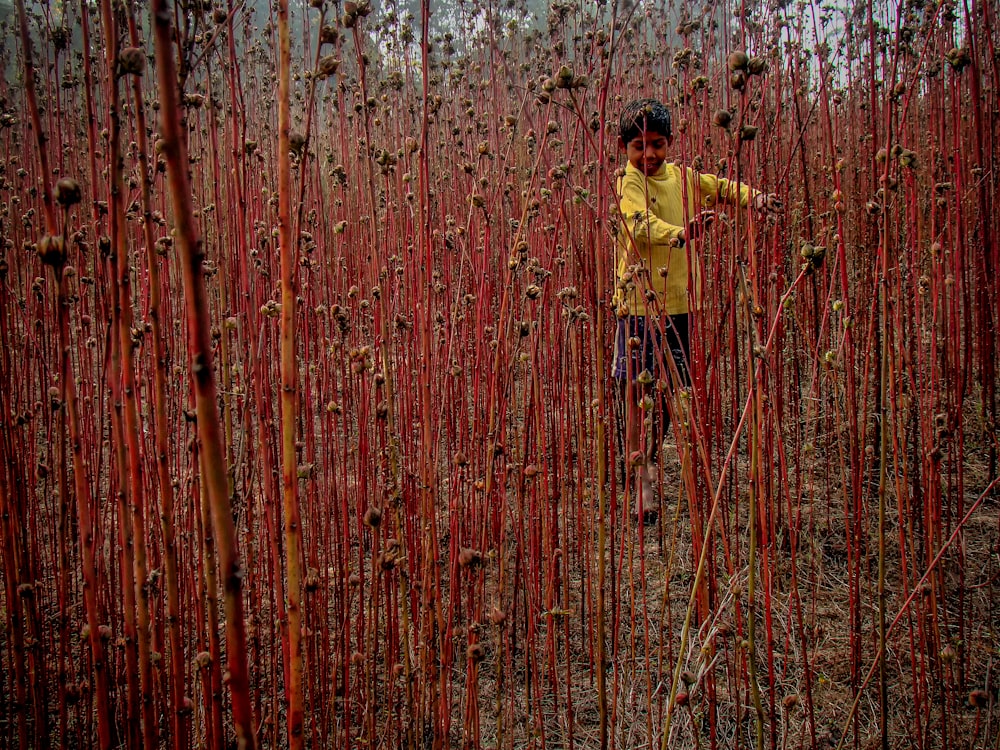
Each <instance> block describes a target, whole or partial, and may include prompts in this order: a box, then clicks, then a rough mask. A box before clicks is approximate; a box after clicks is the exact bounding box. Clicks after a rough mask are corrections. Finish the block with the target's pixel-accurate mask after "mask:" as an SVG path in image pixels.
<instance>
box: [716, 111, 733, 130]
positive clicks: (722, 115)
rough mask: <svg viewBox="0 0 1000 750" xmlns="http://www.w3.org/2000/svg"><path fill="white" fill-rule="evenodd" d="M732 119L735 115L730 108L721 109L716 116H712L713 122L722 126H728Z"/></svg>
mask: <svg viewBox="0 0 1000 750" xmlns="http://www.w3.org/2000/svg"><path fill="white" fill-rule="evenodd" d="M732 121H733V115H732V113H731V112H730V111H729V110H728V109H720V110H719V111H718V112H716V113H715V117H713V118H712V122H714V123H715V124H716V125H718V126H719V127H720V128H728V127H729V124H730V123H731V122H732Z"/></svg>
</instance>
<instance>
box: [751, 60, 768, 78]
mask: <svg viewBox="0 0 1000 750" xmlns="http://www.w3.org/2000/svg"><path fill="white" fill-rule="evenodd" d="M765 72H767V60H765V59H764V58H763V57H759V56H758V57H751V58H750V62H748V63H747V73H749V74H750V75H752V76H759V75H762V74H763V73H765Z"/></svg>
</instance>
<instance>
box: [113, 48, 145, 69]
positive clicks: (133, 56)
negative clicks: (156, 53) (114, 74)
mask: <svg viewBox="0 0 1000 750" xmlns="http://www.w3.org/2000/svg"><path fill="white" fill-rule="evenodd" d="M144 70H146V53H145V52H143V51H142V50H141V49H140V48H139V47H124V48H123V49H122V51H121V52H119V53H118V72H119V74H120V75H123V76H129V75H132V76H141V75H142V73H143V71H144Z"/></svg>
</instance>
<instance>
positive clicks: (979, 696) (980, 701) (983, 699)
mask: <svg viewBox="0 0 1000 750" xmlns="http://www.w3.org/2000/svg"><path fill="white" fill-rule="evenodd" d="M969 705H970V706H972V707H973V708H986V707H987V706H989V705H990V694H989V693H987V692H986V691H985V690H983V689H982V688H977V689H975V690H973V691H972V692H971V693H969Z"/></svg>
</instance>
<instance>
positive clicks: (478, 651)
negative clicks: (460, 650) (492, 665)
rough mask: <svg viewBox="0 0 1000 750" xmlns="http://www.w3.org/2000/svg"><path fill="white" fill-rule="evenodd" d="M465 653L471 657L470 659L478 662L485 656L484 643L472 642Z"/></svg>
mask: <svg viewBox="0 0 1000 750" xmlns="http://www.w3.org/2000/svg"><path fill="white" fill-rule="evenodd" d="M465 655H466V656H467V657H468V658H469V661H472V662H476V663H478V662H481V661H482V660H483V659H484V658H485V656H486V651H485V650H484V649H483V647H482V644H479V643H470V644H469V647H468V648H467V649H465Z"/></svg>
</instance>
